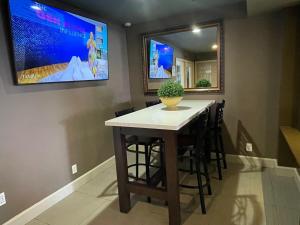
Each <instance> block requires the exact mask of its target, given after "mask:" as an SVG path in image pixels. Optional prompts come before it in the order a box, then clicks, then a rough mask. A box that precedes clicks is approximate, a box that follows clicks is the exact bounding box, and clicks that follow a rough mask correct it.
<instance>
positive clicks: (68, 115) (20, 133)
mask: <svg viewBox="0 0 300 225" xmlns="http://www.w3.org/2000/svg"><path fill="white" fill-rule="evenodd" d="M0 9H1V17H0V193H1V192H5V193H6V197H7V204H6V205H5V206H2V207H0V224H2V223H3V222H5V221H7V220H9V219H10V218H12V217H13V216H15V215H16V214H18V213H20V212H21V211H22V210H24V209H26V208H28V207H30V206H32V205H33V204H34V203H36V202H38V201H39V200H41V199H42V198H44V197H46V196H48V195H49V194H51V193H53V192H55V191H56V190H58V189H59V188H61V187H63V186H64V185H66V184H67V183H69V182H70V181H72V180H74V179H75V178H77V177H79V176H80V175H82V174H84V173H85V172H87V171H88V170H90V169H92V168H93V167H95V166H97V165H98V164H99V163H101V162H103V161H104V160H106V159H108V158H109V157H111V156H112V155H113V147H112V130H111V129H110V128H105V127H104V121H105V120H106V119H109V118H111V117H113V116H114V114H113V112H114V111H115V110H117V109H120V108H121V107H124V105H127V104H128V102H130V91H129V90H130V88H129V75H128V61H127V47H126V34H125V31H124V29H123V28H122V27H120V26H116V25H113V24H109V26H108V29H109V60H110V61H109V65H110V68H109V70H110V80H109V81H101V82H84V83H70V84H47V85H35V86H26V87H25V86H23V87H20V86H14V85H13V81H12V77H13V75H14V74H13V73H12V71H11V67H10V60H9V52H10V51H9V49H8V47H7V46H8V43H7V39H6V36H7V30H6V25H7V24H6V22H7V21H6V20H4V18H6V17H7V15H6V14H4V11H3V10H4V9H5V4H4V1H1V4H0ZM74 163H77V164H78V174H76V176H74V175H72V174H71V165H72V164H74Z"/></svg>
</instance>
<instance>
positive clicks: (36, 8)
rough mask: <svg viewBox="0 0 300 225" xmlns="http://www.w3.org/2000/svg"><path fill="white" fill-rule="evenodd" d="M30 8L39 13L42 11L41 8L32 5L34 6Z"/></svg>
mask: <svg viewBox="0 0 300 225" xmlns="http://www.w3.org/2000/svg"><path fill="white" fill-rule="evenodd" d="M30 8H32V9H34V10H37V11H40V10H42V9H41V7H39V6H38V5H32V6H30Z"/></svg>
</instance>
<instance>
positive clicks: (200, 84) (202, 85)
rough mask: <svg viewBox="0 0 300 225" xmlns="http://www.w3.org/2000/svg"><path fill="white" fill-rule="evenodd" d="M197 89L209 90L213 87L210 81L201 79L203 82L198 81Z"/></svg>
mask: <svg viewBox="0 0 300 225" xmlns="http://www.w3.org/2000/svg"><path fill="white" fill-rule="evenodd" d="M196 87H198V88H208V87H211V83H210V81H209V80H206V79H201V80H198V81H197V83H196Z"/></svg>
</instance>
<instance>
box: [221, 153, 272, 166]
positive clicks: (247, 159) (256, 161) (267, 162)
mask: <svg viewBox="0 0 300 225" xmlns="http://www.w3.org/2000/svg"><path fill="white" fill-rule="evenodd" d="M226 160H227V161H228V162H232V163H242V164H244V165H247V166H248V167H255V168H262V167H267V168H275V167H277V165H278V164H277V160H276V159H270V158H260V157H254V156H246V155H231V154H226Z"/></svg>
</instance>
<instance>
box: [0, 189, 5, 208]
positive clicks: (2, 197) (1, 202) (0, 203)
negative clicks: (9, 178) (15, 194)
mask: <svg viewBox="0 0 300 225" xmlns="http://www.w3.org/2000/svg"><path fill="white" fill-rule="evenodd" d="M5 204H6V199H5V193H4V192H3V193H1V194H0V206H3V205H5Z"/></svg>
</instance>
